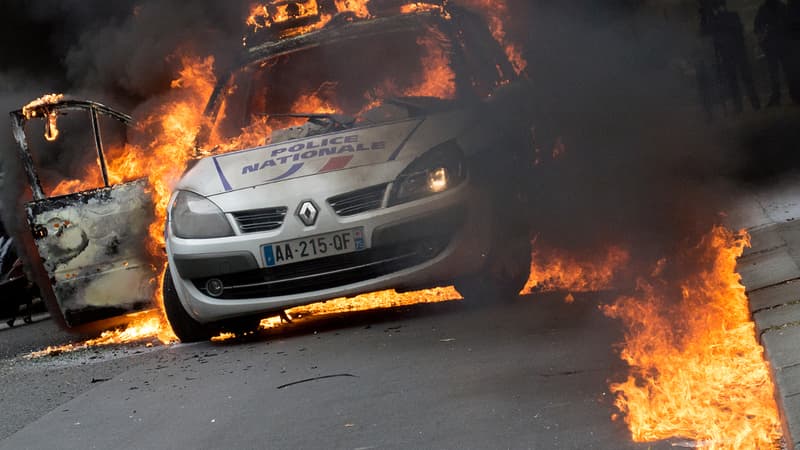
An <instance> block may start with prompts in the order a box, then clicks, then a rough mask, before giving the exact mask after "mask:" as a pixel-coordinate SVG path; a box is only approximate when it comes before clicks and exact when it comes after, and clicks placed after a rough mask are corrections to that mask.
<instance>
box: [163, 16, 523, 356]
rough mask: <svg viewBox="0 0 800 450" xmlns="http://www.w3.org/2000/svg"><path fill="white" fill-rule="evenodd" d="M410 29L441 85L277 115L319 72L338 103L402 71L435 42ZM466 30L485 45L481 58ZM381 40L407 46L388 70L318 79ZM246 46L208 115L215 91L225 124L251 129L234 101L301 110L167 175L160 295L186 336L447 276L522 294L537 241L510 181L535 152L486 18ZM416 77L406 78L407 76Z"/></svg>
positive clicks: (368, 25)
mask: <svg viewBox="0 0 800 450" xmlns="http://www.w3.org/2000/svg"><path fill="white" fill-rule="evenodd" d="M333 22H336V21H333ZM333 22H332V23H333ZM418 33H419V34H418ZM431 33H432V34H431ZM419 36H428V38H432V40H430V42H434V43H436V44H435V45H441V46H442V47H441V48H440V51H441V52H442V53H441V55H443V56H449V57H450V59H451V61H450V62H449V63H446V64H448V66H450V68H451V69H452V74H453V75H452V76H453V78H452V80H451V81H452V83H453V91H454V92H453V93H452V95H451V96H449V97H448V96H447V95H443V96H442V98H432V97H429V96H428V97H426V96H424V95H423V94H416V95H410V94H395V96H393V97H392V96H388V97H386V98H385V99H384V100H383V101H382V102H380V103H379V104H380V106H377V107H374V106H371V107H367V108H364V109H365V110H364V109H362V110H360V111H361V112H359V113H358V114H355V113H353V114H354V115H357V116H358V118H357V119H356V118H349V119H348V118H347V116H344V115H338V116H337V115H327V114H319V113H313V111H302V110H300V111H299V112H301V113H312V114H285V112H286V111H287V110H286V109H281V108H289V109H288V112H289V113H295V112H298V111H296V110H297V109H299V108H300V107H297V106H293V105H292V104H286V105H278V106H275V104H276V102H277V103H279V102H280V101H281V97H288V98H296V97H292V95H293V94H294V95H303V94H304V93H305V92H307V91H306V89H308V85H309V84H311V85H316V83H317V82H318V81H319V80H326V81H323V83H322V84H323V87H325V86H327V87H330V86H332V85H335V86H336V94H337V96H338V98H339V100H343V99H344V100H345V103H347V102H346V101H348V100H349V101H352V103H358V102H363V101H366V100H365V96H364V92H371V90H370V89H372V88H370V86H373V85H372V84H369V83H378V84H377V85H374V86H376V87H377V88H378V89H383V88H384V87H385V86H386V85H385V84H381V81H382V80H384V78H382V77H384V76H387V77H389V79H390V80H395V79H396V77H398V76H401V75H402V70H403V68H404V67H406V66H405V65H406V64H408V65H417V66H419V65H420V64H421V63H420V61H421V60H424V59H425V55H426V54H427V53H425V52H426V51H429V49H428V50H425V49H426V48H427V47H425V46H424V45H422V43H425V42H429V41H426V40H424V39H422V40H421V39H420V38H419ZM466 37H469V38H470V39H466ZM381 39H383V41H381ZM461 39H463V42H462V41H460V40H461ZM466 42H479V43H480V45H475V47H476V48H477V50H476V51H475V53H474V54H473V53H469V52H468V50H467V48H466ZM384 44H386V45H391V46H394V47H396V48H404V49H405V50H403V51H404V52H405V53H404V54H402V55H400V56H398V55H395V56H397V58H405V59H404V60H401V59H397V58H395V59H394V60H393V63H394V64H400V65H399V66H398V65H391V64H390V65H384V66H381V65H380V64H375V65H373V66H372V68H371V69H370V68H369V67H367V70H365V71H363V72H362V73H360V74H359V75H360V76H361V77H362V78H359V77H357V76H355V75H354V74H353V73H352V70H351V69H352V67H350V65H349V64H347V63H346V61H347V60H346V59H341V60H340V61H338V63H342V64H339V65H338V66H336V67H337V68H338V70H339V71H340V72H338V73H339V75H341V76H342V77H343V78H337V80H338V81H339V83H338V84H331V83H328V82H327V80H328V77H329V76H332V75H333V74H331V73H329V72H335V70H334V69H333V68H332V67H331V66H330V64H331V63H332V62H336V60H335V58H334V59H330V58H331V56H332V55H338V54H340V53H341V54H350V53H348V52H350V51H355V52H362V53H363V52H366V51H367V50H369V51H371V52H372V53H373V54H374V55H376V56H380V55H381V54H382V53H383V52H384V46H383V45H384ZM404 45H405V47H404ZM398 46H399V47H398ZM314 51H316V52H317V53H310V54H311V55H316V56H313V57H310V56H308V55H309V53H307V52H314ZM249 52H250V53H249V56H248V57H247V58H246V59H245V61H244V63H243V65H242V69H241V70H240V71H239V72H234V73H232V74H231V76H230V77H229V80H228V81H223V83H221V84H218V86H217V88H216V89H215V94H213V95H212V99H211V101H210V102H209V107H208V108H207V113H209V111H210V113H209V114H211V116H214V115H215V114H219V111H220V109H221V108H222V107H221V106H220V105H222V104H223V103H224V104H225V105H226V106H225V112H224V113H223V114H219V115H217V116H216V117H217V119H219V117H220V116H222V117H223V118H224V119H222V120H223V122H224V121H225V120H232V121H233V123H234V126H232V128H233V130H234V132H235V131H236V130H240V129H241V128H239V127H241V126H244V125H246V124H247V122H236V118H237V117H239V116H238V115H237V113H236V112H235V111H240V112H241V111H244V112H245V114H244V117H247V114H250V117H252V115H253V113H254V112H255V114H260V115H261V116H262V117H263V116H264V115H266V116H269V117H270V119H274V118H278V119H280V118H281V116H283V117H294V118H297V117H305V118H307V119H308V122H307V123H306V124H305V125H303V126H301V127H295V128H289V129H284V130H279V131H277V132H273V133H272V136H271V137H270V138H269V139H267V137H265V142H269V144H268V145H264V146H259V147H256V148H250V149H246V150H242V151H237V152H231V153H222V154H216V155H213V156H209V157H206V158H204V159H201V160H198V161H196V164H195V165H194V166H193V167H192V168H191V169H190V170H188V171H187V172H186V173H185V174H184V176H183V178H182V179H181V180H180V182H179V183H178V185H177V186H176V188H175V193H174V194H173V197H172V199H171V200H170V204H169V206H168V217H167V226H166V232H165V234H166V250H167V256H168V260H169V273H168V274H167V276H166V277H165V280H164V305H165V310H166V313H167V317H168V318H169V320H170V322H171V323H172V325H173V329H174V330H175V331H176V334H177V335H178V336H179V337H180V338H181V339H182V340H199V339H204V338H206V337H207V336H209V334H210V333H211V332H212V330H216V329H220V328H221V329H225V328H238V325H236V326H230V325H229V324H231V323H237V324H242V323H245V322H246V323H245V325H246V327H249V326H250V325H251V324H252V319H253V318H258V317H259V316H260V317H264V316H266V315H267V314H274V313H279V312H281V311H282V310H283V309H286V308H289V307H293V306H299V305H303V304H308V303H313V302H317V301H322V300H327V299H332V298H337V297H343V296H355V295H357V294H361V293H366V292H371V291H377V290H383V289H389V288H395V289H398V290H401V291H405V290H413V289H421V288H427V287H434V286H442V285H449V284H452V283H454V282H455V284H456V285H457V287H458V288H459V289H462V287H463V289H462V291H463V292H462V294H464V295H465V296H466V297H470V296H474V297H480V296H482V295H483V294H484V292H489V291H486V290H485V289H484V288H494V287H499V286H503V287H504V289H503V292H504V295H513V294H516V293H517V292H519V290H520V289H521V288H522V285H524V282H525V280H527V273H528V270H529V267H530V240H529V239H528V237H527V235H526V233H525V232H524V230H523V231H522V232H520V230H521V229H522V227H519V226H516V225H515V224H514V223H513V222H519V220H518V217H519V216H520V214H519V213H520V210H519V207H518V204H519V199H520V198H521V197H522V196H521V195H518V194H519V191H518V190H516V187H515V184H518V181H519V180H520V178H521V177H524V176H525V175H524V174H523V172H524V171H525V164H524V162H523V160H522V158H523V156H521V155H524V154H525V153H526V152H528V151H530V144H531V139H530V137H531V136H530V125H529V123H528V122H527V121H526V119H525V118H524V114H522V111H520V109H521V108H519V107H518V105H517V104H516V103H517V101H518V98H519V97H520V95H524V94H523V91H524V89H523V90H520V89H517V88H519V87H523V85H524V83H519V82H515V80H513V79H510V78H509V77H507V76H506V75H504V74H508V73H512V72H513V69H512V68H511V65H510V63H509V62H508V60H507V59H506V56H505V54H504V53H503V50H502V49H501V47H500V46H499V45H498V44H497V43H496V42H495V41H494V40H493V38H492V36H491V34H490V33H489V31H488V28H487V27H486V25H485V23H483V22H482V21H481V20H480V19H479V18H477V16H475V15H474V14H472V13H469V12H467V11H466V10H463V9H459V8H455V7H452V8H451V9H450V10H449V12H447V13H446V14H443V13H436V12H422V13H416V14H409V15H401V16H389V17H383V18H381V17H379V18H375V19H367V20H355V19H353V20H352V21H349V20H344V21H339V23H337V24H335V25H333V26H329V27H325V28H323V29H321V30H318V31H314V32H312V33H309V34H306V35H300V36H297V37H294V38H287V39H283V40H279V41H276V42H270V43H267V44H264V45H261V46H256V47H254V48H252V49H251V50H249ZM337 52H340V53H337ZM434 54H436V53H434ZM467 56H469V57H467ZM293 57H296V58H297V59H296V60H294V61H299V62H297V63H296V65H291V64H290V63H289V62H291V61H293V60H292V58H293ZM317 57H319V58H322V59H326V58H327V59H328V63H329V65H327V66H325V68H326V70H322V71H320V70H318V68H317V67H316V66H315V65H314V64H315V63H316V62H317V59H316V58H317ZM271 58H272V62H269V61H270V59H271ZM304 58H305V59H304ZM287 61H288V62H287ZM409 70H411V69H409ZM414 70H417V69H414ZM273 71H274V72H273ZM341 71H344V75H342V73H341ZM414 73H416V72H411V74H410V75H408V76H407V77H406V78H405V79H403V81H404V82H406V83H411V85H413V84H414V83H418V82H419V77H417V76H415V75H414ZM270 77H272V78H270ZM315 77H316V78H315ZM287 80H288V81H287ZM295 80H296V81H297V84H298V86H299V87H298V88H297V89H298V90H297V91H292V89H293V85H292V84H291V82H292V81H295ZM239 81H241V83H242V84H241V86H240V85H238V84H236V83H238V82H239ZM516 81H519V80H516ZM226 83H227V84H226ZM270 83H272V84H270ZM365 84H366V85H365ZM276 85H277V86H276ZM265 86H266V87H268V88H265ZM320 89H322V87H321V88H320ZM275 92H279V93H280V94H281V95H275V94H274V93H275ZM223 93H230V94H223ZM225 95H229V97H225V100H224V101H223V100H221V98H222V97H224V96H225ZM270 95H274V97H269V96H270ZM237 96H239V97H237ZM237 98H238V100H237ZM284 100H285V99H284ZM265 105H266V106H265ZM350 106H351V108H353V111H359V109H358V108H361V106H353V105H352V104H351V105H350ZM270 107H272V108H274V109H273V110H268V108H270ZM212 151H213V150H212ZM337 239H338V240H339V241H338V244H337ZM506 241H507V242H508V244H506ZM347 243H350V244H352V246H348V245H347ZM309 246H311V248H312V251H311V252H310V253H309V252H306V250H308V247H309ZM506 247H507V248H506ZM330 248H333V250H330ZM300 249H302V251H300ZM495 249H499V250H495ZM290 253H291V255H289V254H290ZM298 254H300V255H301V257H298V256H297V255H298ZM302 255H306V256H307V257H308V258H309V259H302ZM289 256H291V258H289ZM312 256H315V257H314V258H312ZM301 259H302V260H301ZM290 260H291V261H290ZM281 264H282V265H281ZM512 266H514V267H518V268H519V270H516V269H510V267H512ZM486 267H491V268H493V272H494V273H492V274H487V271H486V270H484V269H485V268H486ZM498 268H499V269H498ZM494 269H497V270H494ZM459 283H460V284H459ZM466 291H470V292H469V294H475V295H469V294H467V293H465V292H466ZM226 324H228V325H226ZM218 325H221V326H218Z"/></svg>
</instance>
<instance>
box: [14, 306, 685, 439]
mask: <svg viewBox="0 0 800 450" xmlns="http://www.w3.org/2000/svg"><path fill="white" fill-rule="evenodd" d="M562 298H563V294H539V295H533V296H527V297H524V298H522V299H520V300H518V301H516V302H514V303H496V304H487V305H467V304H464V303H463V302H461V301H454V302H448V303H443V304H428V305H415V306H411V307H402V308H395V309H391V310H381V311H369V312H361V313H349V314H340V315H336V316H327V317H310V318H306V319H303V320H301V321H296V322H295V323H293V324H291V325H287V326H284V327H281V328H279V329H273V330H269V331H264V332H262V333H261V334H259V335H258V336H255V337H251V338H247V339H245V340H233V341H225V342H219V343H213V342H208V343H199V344H190V345H183V344H182V345H174V346H154V347H146V346H144V345H140V346H129V347H117V348H103V349H92V350H88V351H81V352H76V353H64V354H60V355H56V356H52V357H46V358H40V359H35V360H29V359H25V358H23V357H19V356H18V357H13V358H5V359H3V360H2V362H1V363H0V375H2V380H3V387H2V399H3V401H2V405H3V407H2V411H0V424H1V425H0V433H1V434H0V438H2V439H3V440H2V441H0V449H15V450H16V449H24V448H63V449H73V448H75V449H78V448H80V449H86V448H159V449H165V448H324V449H328V448H352V449H356V448H358V449H364V448H454V449H455V448H458V449H463V448H515V449H516V448H531V449H615V450H619V449H651V448H652V449H655V448H671V446H670V443H667V442H661V443H659V444H656V445H653V444H634V443H632V442H631V441H630V438H629V435H628V432H627V429H626V428H625V425H624V423H622V422H620V421H612V420H611V419H610V416H611V415H612V414H613V413H614V412H615V410H614V407H613V405H612V399H611V397H610V395H608V393H607V392H608V391H607V380H609V379H619V378H620V377H623V376H624V373H625V366H624V364H623V363H622V362H621V361H620V360H619V359H618V358H617V356H616V355H615V353H614V350H613V345H614V343H616V342H618V341H619V340H620V337H621V331H620V330H619V328H618V324H617V323H616V322H614V321H612V320H610V319H607V318H605V317H604V316H603V315H602V314H601V312H600V311H598V308H597V305H598V303H600V302H603V301H611V300H612V298H611V297H610V296H608V295H606V296H604V295H603V294H585V295H576V298H577V301H576V302H574V303H572V304H565V303H564V302H563V301H562ZM48 326H49V327H50V328H52V324H51V323H49V322H47V323H44V322H41V323H39V324H34V325H31V326H29V327H30V328H29V329H28V330H29V331H25V328H26V327H20V328H15V329H12V330H4V331H2V332H0V339H2V340H3V341H5V342H7V341H9V339H10V337H11V336H13V335H14V334H15V333H30V332H31V330H36V328H34V327H39V328H38V330H37V331H36V333H35V334H37V335H44V334H46V333H47V327H48ZM55 336H57V337H58V339H62V338H63V336H61V335H55ZM26 350H27V349H26Z"/></svg>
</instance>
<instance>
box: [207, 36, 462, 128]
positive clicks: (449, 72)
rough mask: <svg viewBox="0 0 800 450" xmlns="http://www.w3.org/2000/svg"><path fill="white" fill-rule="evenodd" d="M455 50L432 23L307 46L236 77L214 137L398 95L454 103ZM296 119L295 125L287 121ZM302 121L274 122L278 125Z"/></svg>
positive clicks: (351, 111) (362, 107)
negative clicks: (365, 36)
mask: <svg viewBox="0 0 800 450" xmlns="http://www.w3.org/2000/svg"><path fill="white" fill-rule="evenodd" d="M453 56H454V52H453V46H452V45H451V43H450V41H449V40H448V39H447V38H446V37H445V35H444V34H443V33H442V32H440V31H438V30H437V29H436V28H434V27H432V26H428V27H421V28H420V29H416V30H408V29H406V30H402V31H393V32H387V33H384V34H380V35H377V36H376V35H373V36H370V37H369V38H368V39H367V38H361V39H349V40H344V41H339V42H335V43H326V44H323V45H319V46H313V47H307V48H304V49H301V50H299V51H295V52H292V53H288V54H284V55H280V56H275V57H271V58H267V59H265V60H260V61H257V62H255V63H252V64H250V65H248V66H245V67H244V68H242V69H241V70H240V71H239V72H237V73H235V74H234V76H233V78H232V79H231V83H230V86H229V88H228V89H227V92H226V95H225V96H223V98H222V102H221V106H220V110H219V112H218V113H217V120H216V124H215V127H214V128H215V135H216V136H217V137H221V138H226V137H231V136H235V135H237V134H239V133H241V132H242V130H243V129H247V128H248V127H252V126H253V124H254V123H258V122H261V121H267V120H268V119H267V117H268V116H270V115H276V116H277V115H280V114H285V113H338V114H346V115H351V116H358V115H359V114H360V113H362V112H364V111H366V110H369V109H371V108H374V107H376V106H379V105H380V104H381V103H382V100H383V99H388V98H394V97H434V98H438V99H442V100H455V99H457V98H459V96H460V95H461V93H460V92H458V89H457V86H458V85H459V82H458V80H457V79H456V77H457V75H456V71H454V70H453ZM287 121H291V123H287ZM298 121H300V122H303V120H301V119H298V118H294V119H288V118H286V117H274V118H273V119H272V120H269V122H270V125H271V126H272V127H273V128H276V127H280V126H286V125H295V124H297V122H298Z"/></svg>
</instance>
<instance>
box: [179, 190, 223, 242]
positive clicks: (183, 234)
mask: <svg viewBox="0 0 800 450" xmlns="http://www.w3.org/2000/svg"><path fill="white" fill-rule="evenodd" d="M170 225H171V228H172V233H173V234H174V235H175V236H177V237H179V238H183V239H206V238H217V237H226V236H233V235H234V233H233V228H231V224H230V222H228V219H227V218H226V217H225V213H223V212H222V210H221V209H219V207H218V206H217V205H215V204H214V203H212V202H211V200H209V199H207V198H205V197H203V196H201V195H197V194H195V193H193V192H189V191H179V192H178V195H177V196H176V197H175V201H174V202H173V203H172V209H171V210H170Z"/></svg>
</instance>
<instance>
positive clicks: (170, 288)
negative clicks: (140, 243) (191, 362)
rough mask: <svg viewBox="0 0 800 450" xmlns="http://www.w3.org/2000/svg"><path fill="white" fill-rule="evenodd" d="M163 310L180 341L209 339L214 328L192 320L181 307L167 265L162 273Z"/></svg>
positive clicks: (213, 332)
mask: <svg viewBox="0 0 800 450" xmlns="http://www.w3.org/2000/svg"><path fill="white" fill-rule="evenodd" d="M163 296H164V312H165V313H166V314H167V320H169V324H170V325H171V326H172V331H173V332H174V333H175V336H178V339H180V340H181V342H198V341H205V340H208V339H211V337H212V336H214V334H215V329H214V328H213V327H211V326H209V325H205V324H202V323H200V322H198V321H196V320H194V319H193V318H192V317H191V316H190V315H189V314H188V313H187V312H186V310H185V309H184V308H183V305H182V304H181V300H180V299H179V298H178V291H176V290H175V283H174V281H173V280H172V275H171V274H170V272H169V267H167V270H166V273H165V274H164V293H163Z"/></svg>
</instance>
